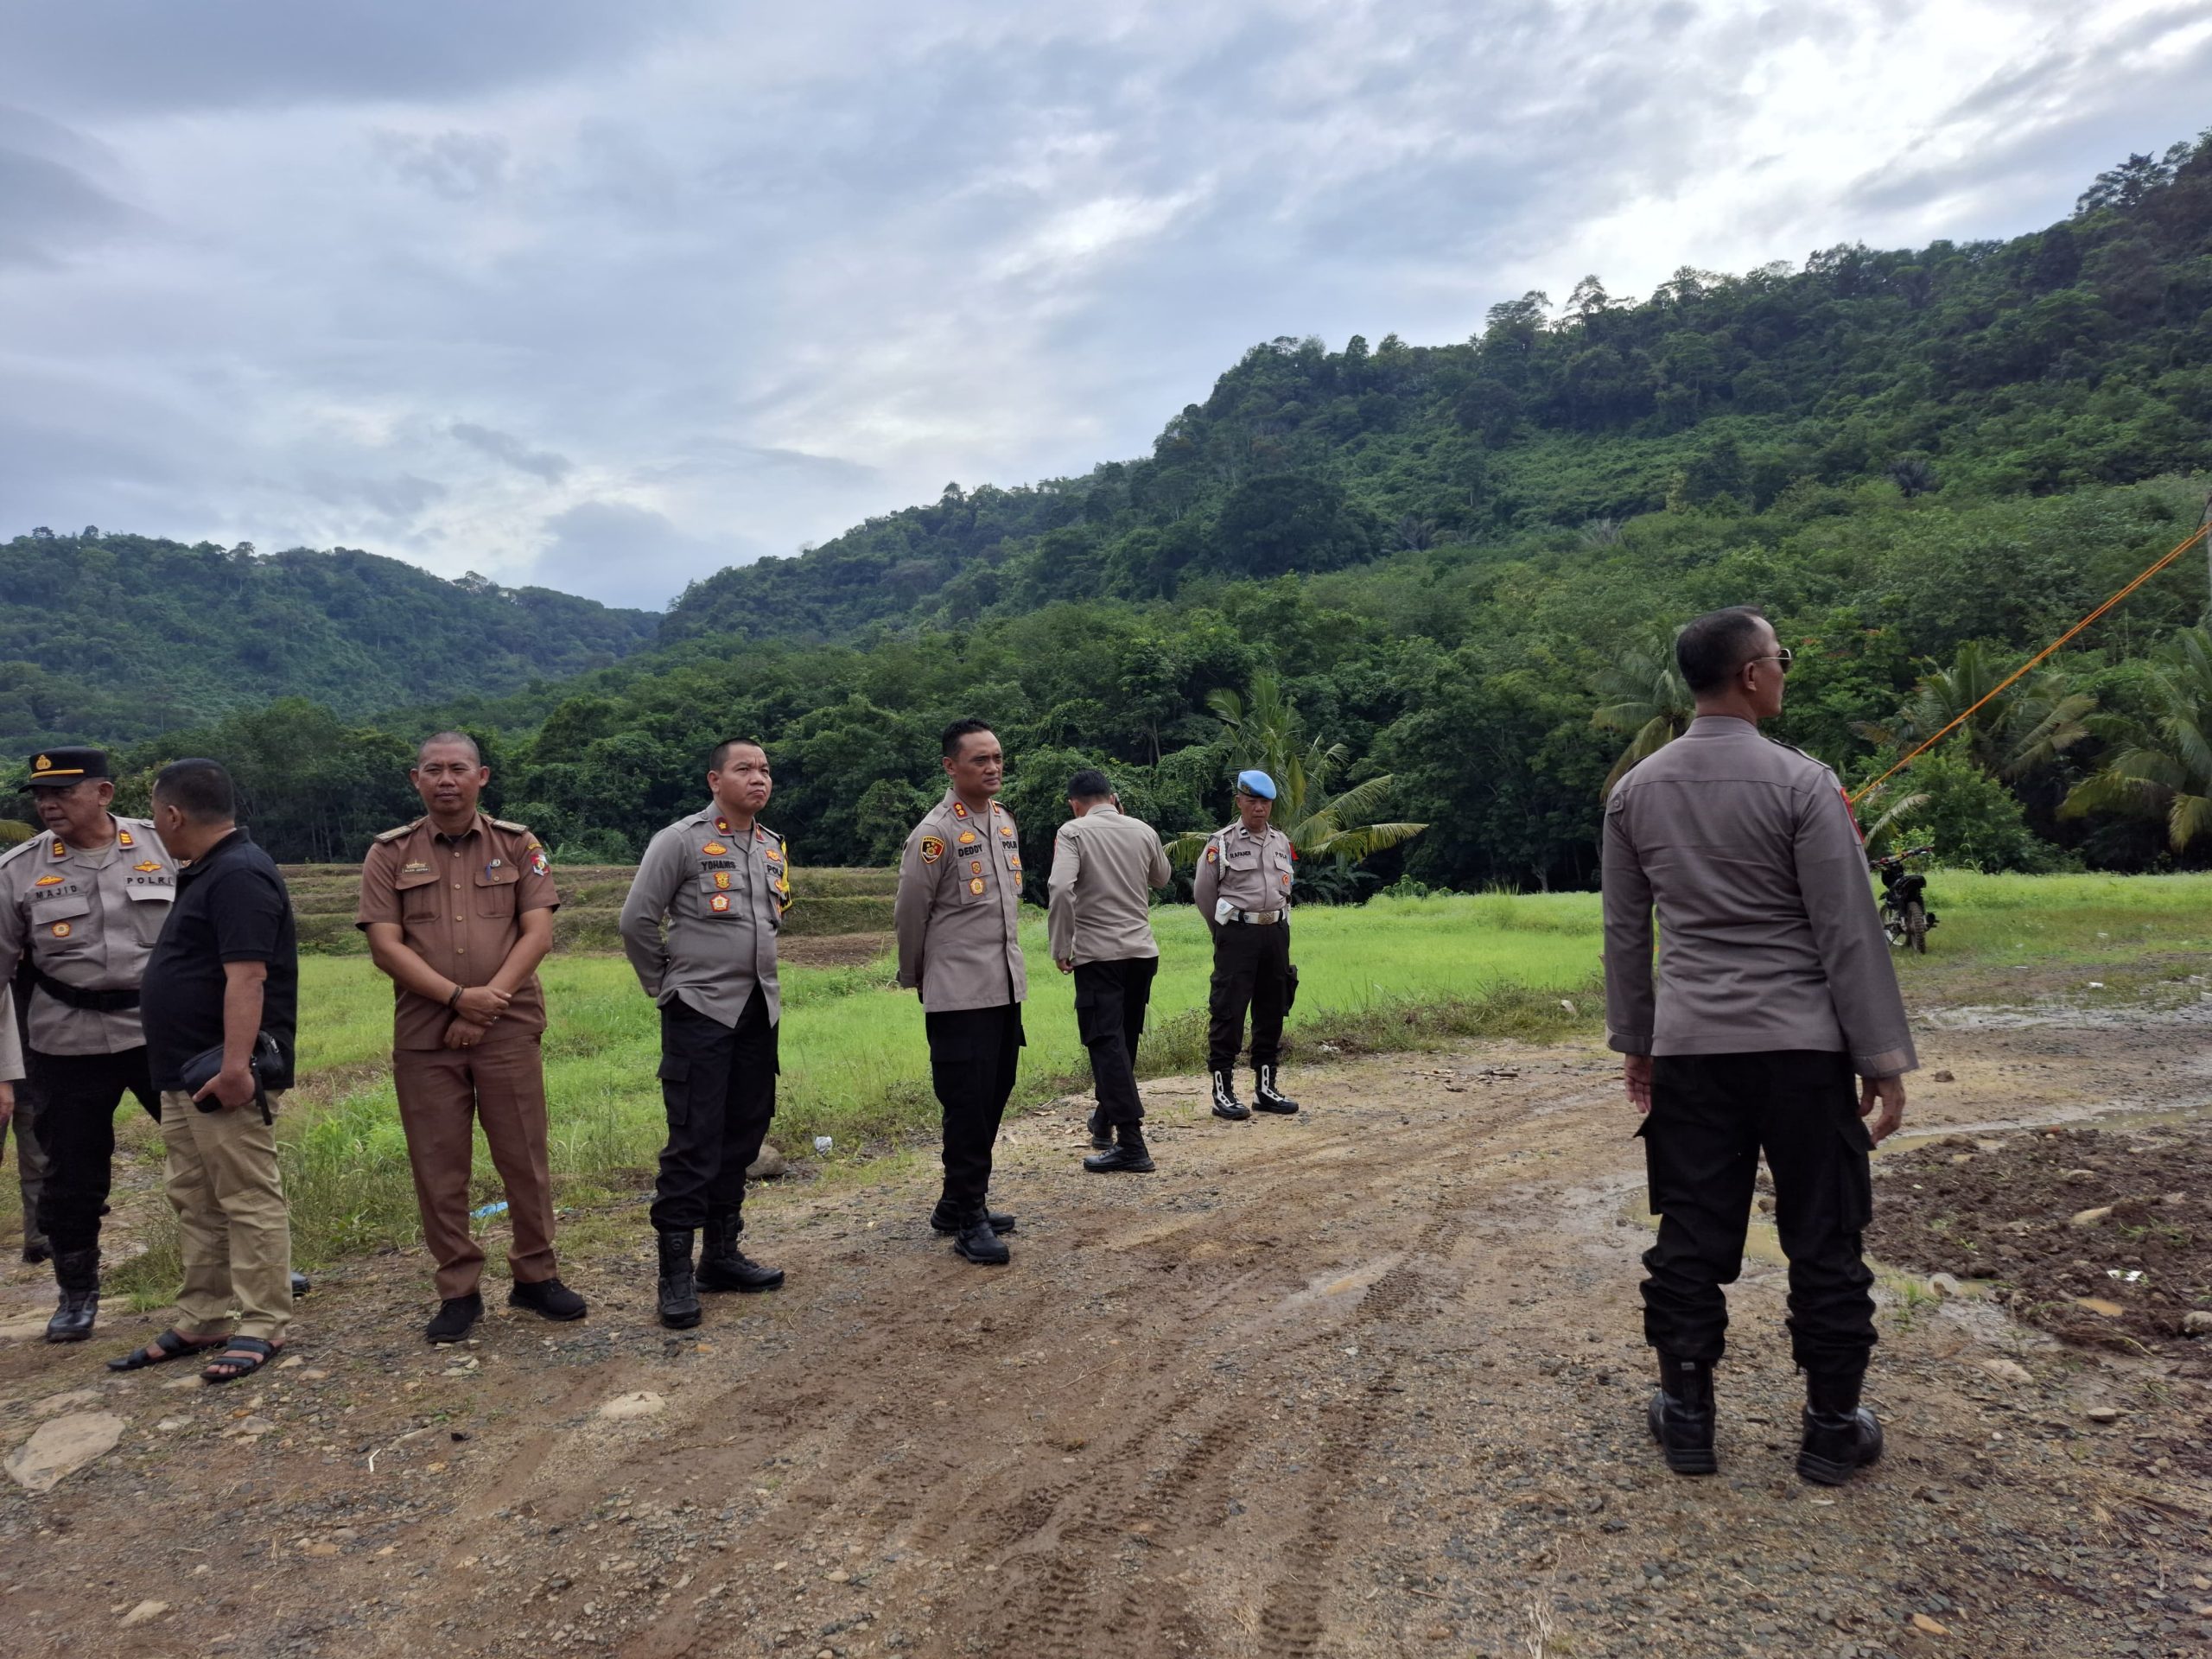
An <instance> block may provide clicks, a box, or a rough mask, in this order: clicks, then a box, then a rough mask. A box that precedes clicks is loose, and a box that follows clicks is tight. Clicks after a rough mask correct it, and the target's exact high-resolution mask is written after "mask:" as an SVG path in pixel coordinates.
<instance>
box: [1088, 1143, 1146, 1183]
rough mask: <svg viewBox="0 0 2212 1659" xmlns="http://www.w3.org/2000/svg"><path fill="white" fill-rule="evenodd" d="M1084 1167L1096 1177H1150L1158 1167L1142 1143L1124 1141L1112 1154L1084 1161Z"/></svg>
mask: <svg viewBox="0 0 2212 1659" xmlns="http://www.w3.org/2000/svg"><path fill="white" fill-rule="evenodd" d="M1083 1166H1084V1168H1085V1169H1087V1170H1089V1171H1090V1173H1092V1174H1094V1175H1124V1174H1126V1175H1149V1174H1151V1173H1152V1172H1153V1171H1154V1168H1156V1167H1157V1166H1156V1165H1154V1162H1153V1161H1152V1154H1151V1153H1150V1152H1149V1151H1147V1149H1146V1147H1145V1144H1144V1142H1143V1141H1122V1144H1121V1145H1120V1146H1118V1147H1115V1148H1114V1149H1113V1150H1112V1151H1111V1152H1102V1153H1100V1154H1098V1155H1097V1156H1096V1157H1095V1158H1086V1159H1084V1160H1083Z"/></svg>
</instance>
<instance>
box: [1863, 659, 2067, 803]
mask: <svg viewBox="0 0 2212 1659" xmlns="http://www.w3.org/2000/svg"><path fill="white" fill-rule="evenodd" d="M2010 672H2012V670H2011V669H2010V668H2009V667H2006V666H2005V665H2004V664H2001V663H1999V662H1997V661H1994V660H1993V659H1992V658H1991V657H1990V655H1989V653H1988V652H1986V650H1985V649H1984V648H1983V647H1982V645H1980V642H1978V641H1976V640H1972V639H1969V640H1967V642H1966V643H1965V644H1964V645H1961V646H1960V647H1959V648H1958V650H1957V652H1955V653H1954V654H1953V656H1952V658H1951V666H1950V667H1948V668H1939V669H1936V670H1934V671H1931V672H1929V674H1927V675H1925V676H1923V677H1922V679H1921V681H1920V683H1919V684H1918V685H1916V687H1914V688H1913V693H1912V697H1911V700H1910V702H1907V703H1906V704H1905V706H1904V708H1903V709H1899V710H1898V711H1897V718H1896V719H1895V720H1893V721H1891V722H1890V723H1889V724H1888V725H1886V726H1884V725H1880V724H1878V723H1876V722H1872V721H1859V722H1857V723H1855V724H1854V726H1853V730H1855V731H1856V732H1857V733H1858V734H1859V735H1860V736H1861V737H1864V738H1867V739H1870V740H1871V741H1873V742H1875V743H1877V744H1882V745H1890V744H1894V745H1896V746H1897V747H1900V748H1909V747H1911V746H1912V745H1914V744H1916V743H1918V742H1920V741H1922V740H1923V739H1924V738H1926V737H1928V736H1929V735H1931V734H1934V733H1936V732H1940V731H1942V729H1943V728H1945V727H1946V726H1948V725H1949V724H1950V723H1951V721H1954V720H1955V719H1956V718H1957V717H1958V716H1959V715H1962V714H1964V713H1965V712H1966V711H1967V709H1971V708H1973V707H1974V704H1976V703H1977V702H1980V701H1981V700H1982V699H1983V698H1984V697H1986V696H1988V695H1989V694H1990V693H1991V692H1992V691H1993V690H1995V689H1996V688H1997V687H1998V686H1999V685H2000V684H2001V683H2003V682H2004V679H2005V675H2007V674H2009V673H2010ZM2096 706H2097V699H2096V697H2095V696H2094V694H2093V693H2090V692H2088V691H2076V690H2074V689H2073V686H2072V682H2071V681H2070V679H2069V677H2068V676H2067V673H2066V671H2065V670H2063V669H2059V668H2046V669H2043V670H2041V671H2038V672H2037V673H2034V674H2031V675H2029V676H2028V677H2027V678H2026V679H2024V680H2023V681H2021V682H2020V683H2018V685H2016V686H2014V687H2012V689H2011V690H2008V691H2007V692H2005V695H2004V696H2001V697H1999V698H1998V699H1997V700H1996V701H1995V702H1992V703H1990V704H1989V705H1988V706H1987V707H1986V708H1985V709H1982V710H1980V712H1979V713H1978V714H1976V715H1974V717H1973V718H1972V719H1970V720H1968V721H1967V722H1966V723H1965V724H1964V725H1963V726H1961V728H1959V730H1958V732H1957V734H1956V736H1957V738H1958V739H1959V740H1960V741H1963V742H1964V743H1965V745H1966V747H1967V755H1968V757H1969V758H1970V759H1971V760H1973V761H1974V764H1975V765H1976V766H1980V768H1981V769H1982V770H1983V771H1984V772H1987V773H1989V774H1990V776H1992V777H1993V778H2008V779H2019V778H2023V777H2025V776H2027V775H2028V774H2029V773H2031V772H2040V771H2042V770H2043V769H2044V768H2045V767H2047V766H2051V765H2052V764H2053V763H2055V762H2056V760H2057V759H2058V757H2059V756H2060V755H2061V754H2063V753H2065V752H2066V751H2067V750H2068V749H2070V748H2072V747H2074V746H2075V744H2077V743H2079V742H2080V741H2082V739H2084V738H2086V737H2088V735H2089V716H2090V715H2092V714H2093V713H2094V712H2095V709H2096Z"/></svg>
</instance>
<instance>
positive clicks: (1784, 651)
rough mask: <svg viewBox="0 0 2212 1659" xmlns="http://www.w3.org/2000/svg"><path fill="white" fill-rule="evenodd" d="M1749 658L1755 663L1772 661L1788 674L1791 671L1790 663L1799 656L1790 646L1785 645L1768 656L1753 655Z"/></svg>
mask: <svg viewBox="0 0 2212 1659" xmlns="http://www.w3.org/2000/svg"><path fill="white" fill-rule="evenodd" d="M1748 660H1749V661H1750V662H1754V663H1772V664H1774V665H1775V666H1776V667H1777V668H1779V669H1780V670H1781V671H1783V673H1784V674H1787V673H1788V672H1789V664H1792V663H1794V662H1796V660H1797V658H1796V656H1794V655H1793V654H1792V653H1791V652H1790V649H1789V646H1787V645H1783V646H1781V647H1779V648H1778V649H1777V650H1776V651H1775V652H1772V653H1771V654H1770V655H1768V656H1765V657H1753V658H1749V659H1748Z"/></svg>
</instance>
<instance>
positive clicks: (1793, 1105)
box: [1605, 607, 1918, 1485]
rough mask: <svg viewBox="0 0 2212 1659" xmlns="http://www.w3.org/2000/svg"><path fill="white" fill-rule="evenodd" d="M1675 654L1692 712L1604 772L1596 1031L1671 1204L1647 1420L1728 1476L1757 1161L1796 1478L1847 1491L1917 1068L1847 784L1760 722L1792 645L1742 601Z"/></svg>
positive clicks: (1685, 638) (1648, 1322)
mask: <svg viewBox="0 0 2212 1659" xmlns="http://www.w3.org/2000/svg"><path fill="white" fill-rule="evenodd" d="M1675 658H1676V662H1677V664H1678V665H1679V666H1680V668H1681V672H1682V678H1683V679H1684V680H1685V681H1686V682H1687V683H1688V686H1689V688H1690V690H1691V691H1692V692H1693V693H1694V695H1695V696H1696V699H1697V717H1696V718H1695V719H1694V720H1693V721H1691V722H1690V725H1689V729H1688V730H1687V731H1686V732H1684V733H1683V734H1682V735H1681V736H1680V737H1679V738H1676V739H1675V741H1673V742H1672V743H1669V745H1667V747H1664V748H1663V749H1661V750H1660V751H1659V752H1658V753H1656V754H1654V755H1652V756H1651V757H1650V758H1649V760H1643V761H1642V762H1639V763H1638V764H1637V766H1633V767H1631V768H1630V770H1629V772H1627V773H1626V775H1624V777H1623V778H1622V779H1621V780H1620V781H1619V782H1618V784H1616V785H1614V786H1613V791H1612V794H1611V798H1609V799H1608V800H1607V802H1606V805H1605V1024H1606V1027H1607V1029H1608V1039H1609V1040H1610V1042H1611V1046H1613V1047H1614V1048H1616V1049H1618V1050H1619V1051H1620V1052H1621V1053H1622V1054H1623V1055H1624V1056H1625V1058H1624V1061H1623V1063H1622V1071H1623V1077H1624V1083H1625V1086H1626V1089H1627V1093H1628V1097H1629V1100H1630V1103H1631V1104H1632V1105H1634V1107H1635V1108H1636V1109H1637V1111H1638V1112H1640V1113H1643V1114H1644V1117H1643V1122H1642V1123H1641V1124H1640V1125H1639V1126H1638V1128H1637V1133H1638V1134H1639V1135H1642V1136H1643V1150H1644V1160H1645V1162H1646V1164H1647V1166H1648V1168H1649V1177H1650V1188H1651V1191H1650V1201H1651V1208H1652V1209H1653V1210H1654V1211H1656V1212H1657V1213H1658V1216H1659V1217H1660V1221H1659V1236H1658V1239H1657V1240H1656V1243H1654V1244H1653V1245H1652V1247H1651V1248H1650V1249H1649V1250H1647V1251H1645V1252H1644V1255H1643V1265H1644V1268H1645V1270H1646V1275H1647V1276H1646V1277H1645V1279H1644V1281H1643V1308H1644V1312H1643V1330H1644V1337H1645V1339H1646V1340H1647V1341H1649V1343H1650V1344H1651V1346H1652V1347H1653V1348H1654V1349H1656V1351H1657V1352H1658V1355H1659V1376H1660V1386H1659V1391H1658V1393H1657V1394H1656V1395H1655V1396H1654V1397H1653V1399H1652V1401H1651V1402H1650V1406H1649V1413H1648V1417H1649V1424H1650V1428H1651V1433H1652V1435H1653V1437H1654V1438H1655V1439H1656V1440H1657V1441H1658V1442H1659V1446H1660V1449H1661V1452H1662V1454H1663V1455H1664V1457H1665V1459H1666V1461H1667V1465H1668V1466H1669V1468H1671V1469H1673V1470H1674V1471H1675V1472H1676V1473H1678V1474H1686V1475H1696V1474H1711V1473H1712V1472H1713V1471H1714V1470H1715V1469H1716V1468H1718V1466H1719V1465H1718V1462H1717V1460H1716V1459H1715V1457H1714V1453H1713V1364H1714V1363H1715V1362H1716V1361H1718V1360H1719V1358H1720V1357H1721V1354H1722V1352H1723V1350H1724V1348H1725V1345H1726V1333H1727V1329H1728V1304H1727V1300H1726V1297H1725V1296H1724V1294H1722V1291H1721V1287H1722V1286H1723V1285H1726V1284H1731V1283H1732V1282H1734V1281H1735V1279H1736V1276H1737V1274H1738V1273H1739V1272H1740V1271H1741V1270H1742V1267H1743V1256H1744V1236H1745V1229H1746V1227H1747V1226H1748V1225H1749V1223H1750V1217H1751V1195H1752V1189H1753V1183H1754V1180H1755V1179H1756V1178H1757V1176H1758V1165H1759V1156H1760V1154H1761V1153H1764V1154H1765V1156H1766V1162H1767V1167H1768V1168H1769V1169H1770V1171H1771V1172H1772V1173H1773V1175H1774V1189H1775V1220H1776V1223H1777V1227H1778V1229H1779V1230H1780V1233H1781V1243H1782V1249H1783V1254H1784V1255H1787V1256H1788V1257H1789V1338H1790V1347H1791V1351H1792V1352H1793V1355H1794V1357H1796V1362H1797V1364H1798V1366H1799V1368H1800V1369H1801V1370H1803V1371H1804V1373H1805V1410H1804V1418H1803V1427H1804V1439H1803V1440H1802V1443H1801V1445H1800V1446H1799V1449H1798V1454H1797V1472H1798V1473H1799V1474H1800V1475H1802V1477H1803V1478H1806V1479H1808V1480H1811V1481H1815V1482H1818V1483H1821V1484H1827V1485H1834V1484H1840V1483H1841V1482H1842V1481H1844V1480H1846V1479H1847V1478H1849V1477H1850V1475H1851V1473H1852V1471H1853V1470H1855V1469H1857V1468H1859V1467H1860V1466H1861V1465H1865V1464H1869V1463H1872V1462H1873V1461H1874V1459H1876V1458H1878V1457H1879V1456H1880V1455H1881V1452H1882V1429H1881V1425H1880V1424H1879V1423H1878V1422H1877V1421H1875V1418H1874V1414H1873V1413H1872V1412H1871V1411H1868V1410H1866V1408H1864V1407H1862V1406H1861V1405H1860V1404H1859V1392H1860V1388H1861V1384H1862V1383H1863V1382H1864V1379H1865V1377H1866V1363H1867V1360H1868V1357H1870V1355H1871V1354H1872V1350H1873V1346H1874V1301H1873V1297H1872V1294H1871V1291H1872V1285H1873V1282H1874V1276H1873V1274H1872V1272H1871V1271H1869V1270H1868V1268H1867V1266H1866V1258H1865V1255H1864V1254H1863V1252H1862V1250H1861V1249H1860V1235H1861V1234H1862V1232H1863V1231H1864V1230H1865V1229H1866V1224H1867V1223H1868V1221H1869V1220H1870V1219H1872V1204H1873V1194H1872V1180H1871V1178H1870V1172H1869V1169H1868V1165H1867V1154H1868V1153H1869V1152H1870V1151H1872V1147H1873V1145H1874V1143H1875V1142H1876V1141H1879V1140H1881V1139H1882V1138H1883V1137H1884V1136H1885V1135H1888V1134H1889V1133H1890V1132H1891V1130H1892V1129H1894V1128H1897V1123H1898V1122H1899V1120H1900V1119H1901V1118H1902V1117H1903V1116H1904V1074H1905V1073H1906V1072H1907V1071H1911V1070H1912V1069H1913V1067H1914V1066H1915V1065H1916V1064H1917V1063H1918V1062H1917V1059H1916V1056H1915V1055H1914V1052H1913V1046H1912V1037H1911V1034H1910V1032H1909V1031H1908V1030H1907V1028H1906V1025H1905V1014H1904V1000H1903V999H1902V998H1901V997H1900V996H1899V995H1898V994H1897V973H1896V970H1895V969H1893V968H1892V967H1891V965H1890V951H1889V945H1888V942H1887V941H1886V940H1885V938H1884V937H1883V934H1882V925H1881V918H1880V917H1879V916H1878V914H1877V913H1876V911H1875V908H1874V898H1873V893H1872V888H1871V887H1870V886H1869V884H1868V882H1867V879H1866V851H1865V849H1864V848H1863V847H1862V846H1861V845H1860V844H1859V830H1858V826H1857V825H1856V824H1855V823H1853V821H1852V816H1851V806H1850V804H1849V802H1848V801H1847V800H1846V799H1845V798H1844V794H1843V790H1842V787H1841V786H1840V785H1839V784H1838V783H1837V781H1836V776H1835V774H1834V772H1830V771H1829V770H1828V769H1827V767H1826V766H1822V765H1821V763H1820V762H1819V761H1817V760H1814V759H1813V758H1812V757H1811V756H1810V755H1808V754H1804V753H1800V752H1799V751H1798V750H1796V749H1793V748H1789V747H1786V746H1785V745H1783V744H1780V743H1776V742H1773V741H1770V740H1769V739H1767V738H1764V737H1762V736H1761V735H1760V734H1759V729H1758V728H1759V722H1760V721H1764V720H1771V719H1772V718H1774V717H1775V716H1776V715H1779V714H1780V713H1781V712H1782V697H1783V683H1784V677H1785V676H1786V675H1787V674H1788V673H1789V664H1790V654H1789V651H1788V650H1786V649H1785V648H1784V647H1783V645H1781V644H1780V642H1779V641H1777V639H1776V638H1775V634H1774V629H1773V627H1772V626H1770V624H1769V623H1768V622H1767V620H1766V619H1765V618H1764V616H1762V615H1761V614H1759V613H1758V612H1757V611H1756V610H1752V609H1751V608H1749V607H1738V608H1735V609H1732V610H1726V611H1715V612H1713V613H1711V614H1710V615H1707V616H1701V617H1699V618H1698V619H1697V620H1695V621H1694V622H1692V623H1690V624H1689V626H1687V627H1685V628H1684V629H1683V630H1682V632H1681V635H1680V636H1679V637H1678V638H1677V639H1676V640H1675ZM1655 910H1656V912H1657V915H1658V937H1659V953H1660V954H1659V969H1658V974H1657V977H1656V982H1655V980H1654V976H1653V973H1652V965H1651V947H1652V933H1653V928H1652V916H1653V912H1654V911H1655ZM1877 1108H1879V1112H1878V1115H1876V1109H1877ZM1868 1116H1873V1122H1872V1124H1871V1126H1870V1125H1869V1124H1868V1123H1866V1122H1863V1121H1862V1120H1863V1119H1866V1117H1868Z"/></svg>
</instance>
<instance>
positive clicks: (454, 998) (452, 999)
mask: <svg viewBox="0 0 2212 1659" xmlns="http://www.w3.org/2000/svg"><path fill="white" fill-rule="evenodd" d="M460 1006H461V987H460V986H458V985H456V986H454V988H453V995H451V996H449V997H448V998H446V1007H449V1008H457V1007H460Z"/></svg>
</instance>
